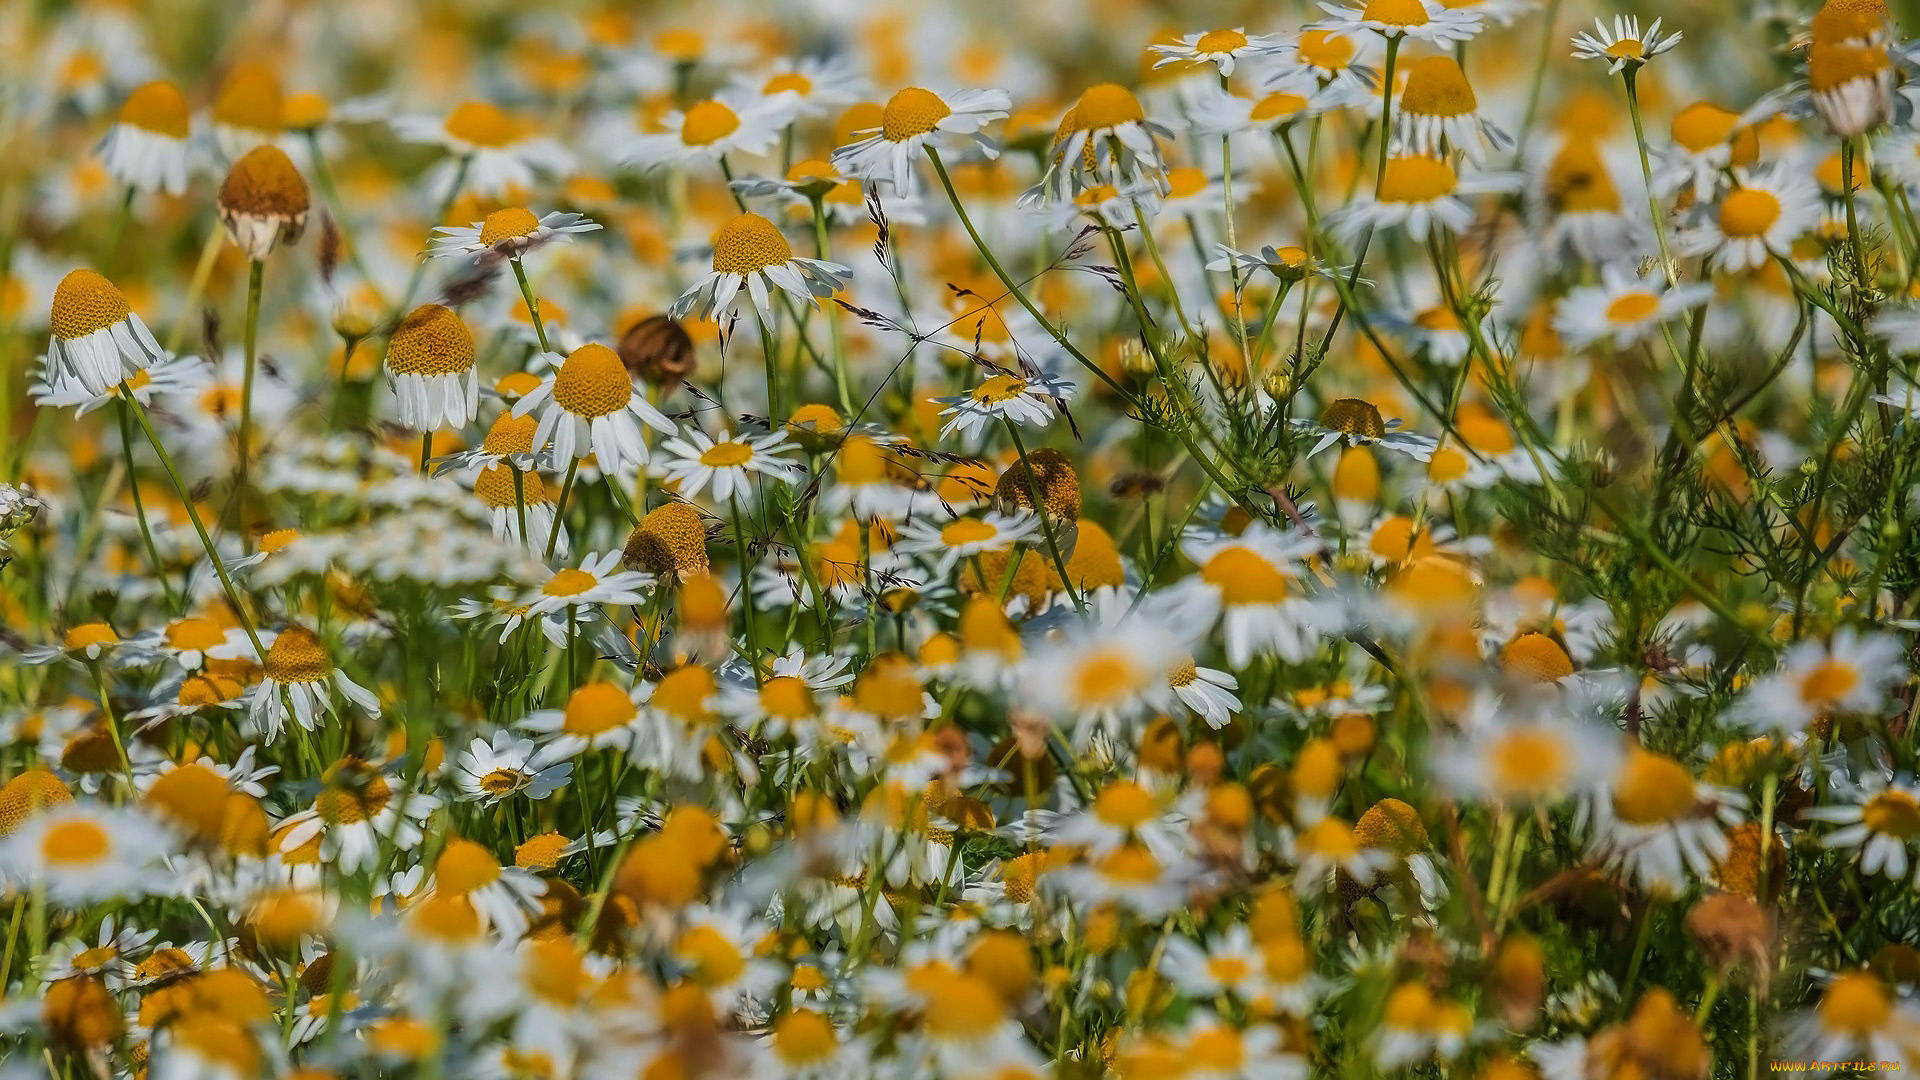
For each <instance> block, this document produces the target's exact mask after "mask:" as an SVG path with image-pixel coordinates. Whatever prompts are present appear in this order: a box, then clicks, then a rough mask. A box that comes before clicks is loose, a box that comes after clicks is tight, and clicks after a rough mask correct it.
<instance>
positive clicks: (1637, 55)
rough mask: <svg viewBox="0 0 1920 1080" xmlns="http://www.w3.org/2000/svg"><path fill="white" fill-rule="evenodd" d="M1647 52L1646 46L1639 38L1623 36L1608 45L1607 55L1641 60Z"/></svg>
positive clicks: (1616, 58) (1615, 57) (1621, 58)
mask: <svg viewBox="0 0 1920 1080" xmlns="http://www.w3.org/2000/svg"><path fill="white" fill-rule="evenodd" d="M1645 52H1646V46H1645V45H1642V44H1641V43H1640V39H1639V38H1621V39H1620V40H1619V41H1616V42H1614V43H1613V44H1611V45H1609V46H1607V55H1608V56H1609V57H1612V58H1613V59H1615V60H1639V59H1642V58H1643V57H1642V55H1641V54H1643V53H1645Z"/></svg>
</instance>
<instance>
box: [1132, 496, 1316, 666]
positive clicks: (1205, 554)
mask: <svg viewBox="0 0 1920 1080" xmlns="http://www.w3.org/2000/svg"><path fill="white" fill-rule="evenodd" d="M1180 546H1181V551H1182V553H1183V554H1185V555H1186V556H1187V558H1189V559H1191V560H1192V561H1193V563H1194V564H1195V565H1196V566H1198V567H1199V568H1200V570H1199V573H1197V574H1195V575H1194V576H1192V577H1190V578H1187V579H1186V580H1184V581H1182V582H1180V583H1179V584H1177V585H1176V586H1174V587H1173V589H1172V590H1170V592H1169V594H1168V600H1167V602H1168V604H1170V605H1171V606H1172V609H1173V610H1174V611H1176V612H1178V613H1179V615H1180V616H1181V617H1182V618H1185V619H1190V620H1191V621H1192V623H1193V624H1194V625H1196V626H1211V625H1214V624H1215V623H1218V624H1220V626H1221V631H1222V636H1223V638H1224V640H1225V645H1226V650H1227V663H1228V664H1229V665H1230V666H1232V667H1236V668H1244V667H1246V666H1247V664H1248V663H1250V662H1251V661H1252V660H1253V657H1254V656H1255V655H1256V654H1258V653H1264V652H1273V653H1277V654H1278V655H1279V656H1280V657H1281V658H1282V659H1285V660H1288V661H1291V662H1294V663H1298V662H1300V661H1302V660H1305V659H1306V658H1307V656H1308V655H1310V654H1311V653H1312V652H1313V651H1314V649H1315V648H1316V647H1317V646H1318V644H1319V640H1320V634H1321V625H1322V623H1324V622H1325V621H1326V616H1325V615H1324V614H1323V613H1322V612H1320V610H1319V608H1318V607H1317V605H1315V604H1314V603H1313V602H1312V601H1311V600H1309V599H1308V598H1307V597H1306V596H1305V595H1304V594H1303V593H1302V592H1301V586H1300V581H1301V577H1302V573H1303V571H1302V569H1301V564H1300V560H1301V559H1303V558H1305V557H1306V556H1307V555H1308V554H1310V553H1312V552H1314V551H1317V550H1318V547H1319V544H1318V541H1315V540H1313V539H1311V538H1309V537H1305V536H1297V535H1293V534H1290V533H1281V532H1277V531H1275V530H1273V529H1271V528H1269V527H1267V526H1265V525H1250V526H1248V527H1247V528H1246V530H1245V531H1243V532H1242V533H1241V534H1240V535H1239V536H1229V537H1220V538H1217V539H1209V538H1206V537H1203V536H1199V535H1191V534H1190V535H1189V536H1188V537H1187V538H1186V539H1184V540H1182V541H1181V545H1180Z"/></svg>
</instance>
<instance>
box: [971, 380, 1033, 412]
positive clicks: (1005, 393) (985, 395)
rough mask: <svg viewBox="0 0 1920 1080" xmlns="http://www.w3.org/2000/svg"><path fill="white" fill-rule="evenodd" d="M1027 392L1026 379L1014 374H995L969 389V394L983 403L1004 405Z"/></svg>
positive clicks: (976, 400)
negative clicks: (1016, 376)
mask: <svg viewBox="0 0 1920 1080" xmlns="http://www.w3.org/2000/svg"><path fill="white" fill-rule="evenodd" d="M1026 392H1027V383H1026V380H1024V379H1019V378H1015V377H1014V376H1012V375H994V376H991V377H989V378H988V379H987V381H986V382H983V383H981V384H980V385H979V386H976V387H974V388H973V389H972V390H970V391H968V392H967V396H968V397H971V398H972V399H973V400H974V401H975V402H977V403H979V404H981V405H1002V404H1005V403H1006V402H1009V401H1012V400H1013V399H1014V398H1017V397H1019V396H1020V395H1022V394H1024V393H1026Z"/></svg>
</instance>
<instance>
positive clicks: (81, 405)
mask: <svg viewBox="0 0 1920 1080" xmlns="http://www.w3.org/2000/svg"><path fill="white" fill-rule="evenodd" d="M52 377H53V372H52V370H51V367H50V364H49V362H48V361H47V360H46V359H45V358H44V357H43V358H42V359H41V367H40V378H39V379H38V380H36V381H35V382H34V384H33V386H32V388H31V390H30V393H31V394H32V395H33V401H34V404H36V405H41V406H46V407H50V408H64V407H72V408H73V415H74V416H76V417H79V416H85V415H87V414H88V413H90V412H92V411H94V410H95V409H98V408H100V407H101V406H103V405H110V404H112V403H113V402H115V401H118V400H120V395H121V393H122V388H124V389H125V391H126V392H130V393H132V394H133V399H134V400H135V401H138V402H139V403H140V404H141V405H143V406H152V405H153V404H154V403H155V401H156V400H158V401H161V402H162V403H163V404H164V403H165V402H166V401H167V400H169V399H175V400H179V399H191V398H194V397H197V396H198V395H199V394H200V392H201V391H202V390H205V389H206V386H207V383H208V382H209V381H211V379H212V373H211V372H210V371H208V369H207V365H206V363H205V362H203V361H202V360H201V359H200V358H199V357H198V356H163V357H162V358H161V359H160V360H158V361H157V362H155V363H154V364H153V365H152V366H151V367H147V368H143V369H141V370H139V371H136V372H134V373H133V374H132V375H129V376H127V378H126V381H125V382H122V383H120V384H119V385H118V386H111V387H108V388H107V389H106V391H105V392H103V393H98V394H96V393H94V392H92V391H90V390H88V389H87V388H86V387H85V386H84V385H82V384H81V383H79V382H69V383H67V384H66V385H65V386H63V387H62V386H56V385H54V383H53V382H52V381H51V380H52Z"/></svg>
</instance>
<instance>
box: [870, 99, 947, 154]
mask: <svg viewBox="0 0 1920 1080" xmlns="http://www.w3.org/2000/svg"><path fill="white" fill-rule="evenodd" d="M952 115H953V110H952V109H950V108H948V107H947V103H946V102H944V101H942V100H940V95H938V94H936V93H934V92H933V91H931V90H923V89H921V88H920V87H918V86H909V87H907V88H906V89H904V90H901V91H900V92H899V93H897V94H895V95H893V96H892V97H890V98H888V99H887V108H886V111H885V112H884V113H882V114H881V118H880V134H881V135H882V136H884V137H885V138H886V140H887V141H888V142H905V141H906V140H908V139H911V138H913V137H914V136H916V135H926V134H929V133H931V132H932V131H934V130H935V129H936V128H938V127H939V126H940V121H942V120H945V119H946V118H947V117H949V116H952Z"/></svg>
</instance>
